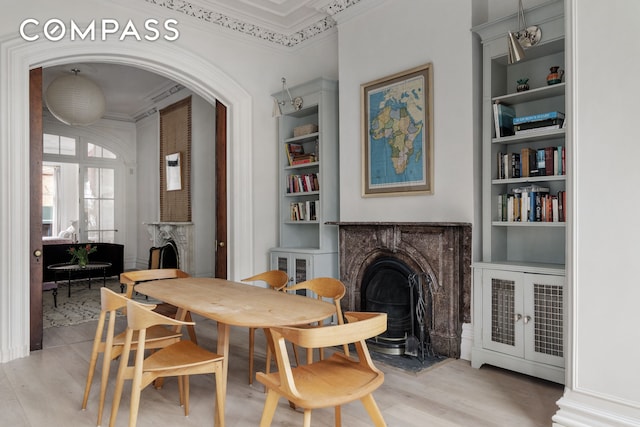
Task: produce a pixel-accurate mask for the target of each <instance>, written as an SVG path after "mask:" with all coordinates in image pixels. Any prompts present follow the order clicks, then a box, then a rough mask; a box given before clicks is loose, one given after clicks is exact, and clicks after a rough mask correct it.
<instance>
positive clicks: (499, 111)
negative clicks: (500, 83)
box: [493, 102, 516, 138]
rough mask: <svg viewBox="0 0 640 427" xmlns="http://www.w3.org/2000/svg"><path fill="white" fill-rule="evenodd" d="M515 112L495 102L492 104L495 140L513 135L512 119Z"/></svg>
mask: <svg viewBox="0 0 640 427" xmlns="http://www.w3.org/2000/svg"><path fill="white" fill-rule="evenodd" d="M515 116H516V111H515V110H514V109H513V107H511V106H509V105H506V104H502V103H500V102H495V103H494V104H493V119H494V124H495V131H496V138H502V137H505V136H511V135H514V130H513V118H514V117H515Z"/></svg>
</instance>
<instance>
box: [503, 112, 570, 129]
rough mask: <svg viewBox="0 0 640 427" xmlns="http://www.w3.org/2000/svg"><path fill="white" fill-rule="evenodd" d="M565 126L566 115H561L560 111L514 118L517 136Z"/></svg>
mask: <svg viewBox="0 0 640 427" xmlns="http://www.w3.org/2000/svg"><path fill="white" fill-rule="evenodd" d="M563 126H564V113H561V112H560V111H549V112H546V113H540V114H532V115H529V116H522V117H514V118H513V131H514V133H515V134H516V135H522V134H526V133H531V132H539V131H544V130H552V129H560V128H562V127H563Z"/></svg>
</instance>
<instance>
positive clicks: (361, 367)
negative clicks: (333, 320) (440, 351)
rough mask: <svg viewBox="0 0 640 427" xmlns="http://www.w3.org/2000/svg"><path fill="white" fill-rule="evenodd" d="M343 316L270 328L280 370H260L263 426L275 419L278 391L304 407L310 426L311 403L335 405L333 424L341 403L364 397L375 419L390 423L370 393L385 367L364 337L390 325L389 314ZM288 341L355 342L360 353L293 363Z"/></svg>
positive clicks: (314, 405) (380, 380)
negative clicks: (342, 320)
mask: <svg viewBox="0 0 640 427" xmlns="http://www.w3.org/2000/svg"><path fill="white" fill-rule="evenodd" d="M345 317H346V318H347V320H348V323H346V324H342V325H334V326H325V327H322V328H297V327H283V328H270V329H269V331H268V334H269V335H271V337H270V340H271V343H272V344H273V346H274V349H275V350H274V351H275V354H276V360H277V362H278V372H274V373H271V374H266V373H262V372H258V373H257V374H256V379H257V380H258V381H259V382H260V383H262V384H264V386H265V387H266V388H267V397H266V400H265V404H264V409H263V412H262V418H261V420H260V427H268V426H270V425H271V422H272V420H273V416H274V414H275V410H276V407H277V406H278V400H279V399H280V397H285V398H286V399H288V400H289V402H290V403H293V404H294V405H295V406H296V407H301V408H303V409H304V420H303V426H304V427H310V426H311V411H312V410H313V409H317V408H330V407H335V425H336V427H340V426H341V425H342V419H341V418H342V417H341V406H342V405H345V404H347V403H350V402H353V401H355V400H360V401H361V402H362V403H363V405H364V407H365V409H366V410H367V412H368V413H369V416H370V417H371V419H372V420H373V423H374V425H376V426H378V427H380V426H386V424H385V422H384V419H383V417H382V414H381V413H380V409H379V408H378V405H377V404H376V402H375V400H374V398H373V394H372V393H373V392H374V391H375V390H376V389H378V387H380V386H381V385H382V383H383V382H384V373H383V372H382V371H380V370H379V369H377V368H376V367H375V366H374V364H373V361H372V360H371V355H370V354H369V350H368V348H367V344H366V341H365V340H366V339H368V338H371V337H374V336H377V335H379V334H381V333H383V332H384V331H386V329H387V314H386V313H372V312H366V313H365V312H347V313H345ZM286 341H290V342H292V343H294V344H295V345H297V346H300V347H304V348H308V349H313V348H322V347H330V346H339V345H348V344H350V343H354V344H355V348H356V352H357V355H358V357H357V359H356V358H352V357H349V356H346V355H344V354H342V353H340V352H335V353H333V354H332V355H331V356H330V357H329V358H327V359H323V360H319V361H317V362H314V363H311V364H307V365H300V366H297V367H295V368H292V367H291V364H290V362H289V355H288V354H287V347H286Z"/></svg>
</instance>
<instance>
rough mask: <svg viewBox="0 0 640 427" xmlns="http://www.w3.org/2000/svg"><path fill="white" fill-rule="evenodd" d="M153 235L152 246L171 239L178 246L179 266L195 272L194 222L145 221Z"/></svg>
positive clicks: (184, 269) (187, 271)
mask: <svg viewBox="0 0 640 427" xmlns="http://www.w3.org/2000/svg"><path fill="white" fill-rule="evenodd" d="M143 224H144V225H146V226H147V231H148V232H149V234H150V235H151V246H154V247H160V246H163V245H165V244H167V242H169V241H170V240H171V241H173V242H174V243H175V244H176V247H177V248H178V261H179V268H180V269H181V270H183V271H185V272H186V273H188V274H194V272H195V258H194V251H195V250H194V239H193V232H194V230H193V228H194V224H193V222H145V223H143Z"/></svg>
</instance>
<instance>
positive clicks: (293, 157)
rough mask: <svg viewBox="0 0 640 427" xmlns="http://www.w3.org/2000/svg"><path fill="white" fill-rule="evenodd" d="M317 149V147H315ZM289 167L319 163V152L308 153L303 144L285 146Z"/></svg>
mask: <svg viewBox="0 0 640 427" xmlns="http://www.w3.org/2000/svg"><path fill="white" fill-rule="evenodd" d="M314 147H315V145H314ZM284 148H285V152H286V154H287V160H288V162H289V166H295V165H302V164H305V163H313V162H317V161H318V157H317V154H316V153H317V151H315V152H307V151H306V150H305V148H304V145H303V144H300V143H287V144H285V145H284Z"/></svg>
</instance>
